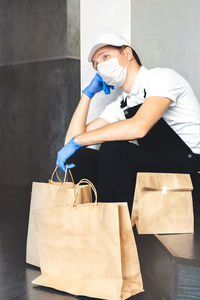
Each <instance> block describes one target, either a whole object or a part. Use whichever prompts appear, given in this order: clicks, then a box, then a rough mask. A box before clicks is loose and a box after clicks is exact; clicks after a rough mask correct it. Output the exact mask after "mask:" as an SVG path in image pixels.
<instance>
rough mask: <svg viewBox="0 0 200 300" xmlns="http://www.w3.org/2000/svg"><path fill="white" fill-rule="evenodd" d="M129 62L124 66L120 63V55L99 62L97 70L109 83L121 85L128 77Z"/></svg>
mask: <svg viewBox="0 0 200 300" xmlns="http://www.w3.org/2000/svg"><path fill="white" fill-rule="evenodd" d="M122 53H123V52H122ZM122 53H121V54H120V56H121V55H122ZM120 56H119V57H120ZM128 64H129V63H128ZM128 64H127V66H126V67H123V66H121V65H120V64H119V61H118V57H114V58H111V59H108V60H106V61H104V62H101V63H99V64H98V65H97V72H98V73H99V75H100V76H101V77H102V79H103V81H105V82H106V83H107V84H108V85H114V86H115V87H121V86H122V85H123V83H124V81H125V79H126V74H127V67H128Z"/></svg>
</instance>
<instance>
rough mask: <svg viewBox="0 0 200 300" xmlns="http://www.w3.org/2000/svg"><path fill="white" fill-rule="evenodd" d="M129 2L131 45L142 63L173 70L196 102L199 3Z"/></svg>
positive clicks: (199, 76)
mask: <svg viewBox="0 0 200 300" xmlns="http://www.w3.org/2000/svg"><path fill="white" fill-rule="evenodd" d="M131 1H132V43H133V45H135V49H136V50H137V52H138V54H139V56H140V58H141V60H142V62H143V64H144V65H145V66H146V67H147V68H153V67H158V66H159V67H170V68H173V69H175V70H176V71H177V72H179V73H180V74H181V75H183V76H184V77H185V78H186V79H187V80H188V81H189V82H190V84H191V85H192V87H193V89H194V91H195V93H196V95H197V96H198V98H199V99H200V84H199V82H200V18H199V15H200V1H198V0H176V1H174V0H165V1H163V0H150V1H149V0H131Z"/></svg>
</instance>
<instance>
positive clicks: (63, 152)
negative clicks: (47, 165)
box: [56, 138, 83, 172]
mask: <svg viewBox="0 0 200 300" xmlns="http://www.w3.org/2000/svg"><path fill="white" fill-rule="evenodd" d="M81 147H83V146H82V145H79V144H77V143H76V142H75V141H74V138H72V139H71V140H70V141H69V142H68V143H67V144H66V145H65V146H64V147H63V148H61V149H60V151H59V152H58V154H57V161H56V165H57V166H58V167H59V168H60V169H61V170H62V171H63V172H65V171H66V164H67V160H68V159H69V158H70V157H71V156H72V155H73V154H74V153H75V152H76V151H77V150H78V149H79V148H81ZM74 167H75V164H73V163H71V164H69V165H67V168H68V169H72V168H74Z"/></svg>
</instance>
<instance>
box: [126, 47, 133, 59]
mask: <svg viewBox="0 0 200 300" xmlns="http://www.w3.org/2000/svg"><path fill="white" fill-rule="evenodd" d="M126 54H127V59H128V60H131V59H132V57H133V52H132V48H131V47H126Z"/></svg>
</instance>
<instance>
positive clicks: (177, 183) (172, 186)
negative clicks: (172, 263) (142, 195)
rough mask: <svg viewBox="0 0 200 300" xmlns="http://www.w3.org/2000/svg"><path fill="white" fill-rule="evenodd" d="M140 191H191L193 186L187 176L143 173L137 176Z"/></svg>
mask: <svg viewBox="0 0 200 300" xmlns="http://www.w3.org/2000/svg"><path fill="white" fill-rule="evenodd" d="M137 180H138V182H139V187H140V189H142V190H152V191H153V190H155V191H163V190H165V188H166V190H167V191H192V190H193V185H192V181H191V178H190V175H189V174H180V173H153V172H152V173H145V172H144V173H143V172H139V173H138V174H137Z"/></svg>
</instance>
